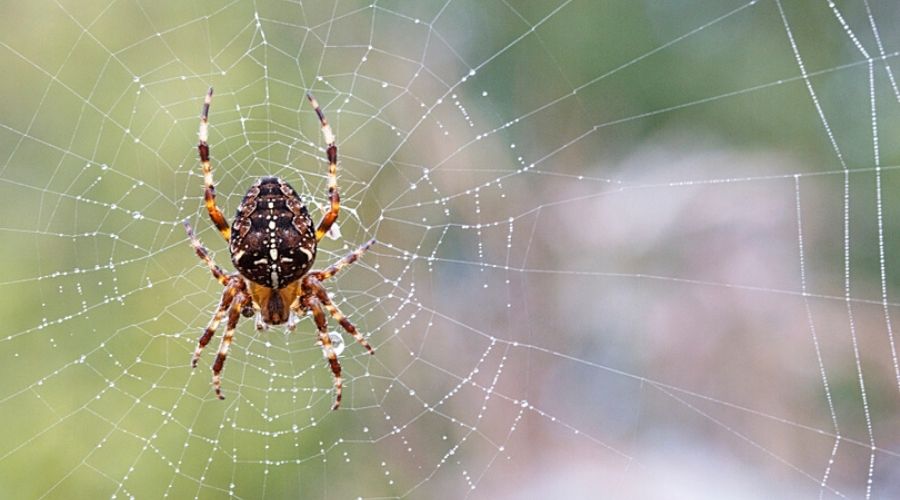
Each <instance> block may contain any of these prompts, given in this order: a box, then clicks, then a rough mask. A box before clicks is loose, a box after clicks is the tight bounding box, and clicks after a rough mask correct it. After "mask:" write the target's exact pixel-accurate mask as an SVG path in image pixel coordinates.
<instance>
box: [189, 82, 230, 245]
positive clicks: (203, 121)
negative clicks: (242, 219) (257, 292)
mask: <svg viewBox="0 0 900 500" xmlns="http://www.w3.org/2000/svg"><path fill="white" fill-rule="evenodd" d="M212 95H213V89H212V87H210V88H209V92H207V93H206V98H205V99H204V100H203V110H202V111H201V112H200V131H199V136H200V143H199V144H197V151H198V152H199V153H200V164H201V166H202V167H203V199H204V201H205V203H206V210H207V211H208V212H209V218H210V219H212V222H213V224H215V225H216V229H218V230H219V233H221V234H222V237H223V238H225V241H228V240H229V239H230V237H231V228H230V227H229V226H228V220H226V219H225V215H224V214H222V211H221V210H219V207H218V206H217V205H216V184H215V183H214V182H213V176H212V165H210V163H209V142H207V141H209V105H210V103H211V102H212Z"/></svg>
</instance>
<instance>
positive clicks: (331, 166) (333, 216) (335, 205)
mask: <svg viewBox="0 0 900 500" xmlns="http://www.w3.org/2000/svg"><path fill="white" fill-rule="evenodd" d="M306 98H307V99H309V102H310V104H312V106H313V108H315V110H316V115H318V117H319V122H320V123H321V124H322V135H323V136H325V144H326V146H327V149H326V150H325V152H326V154H327V155H328V200H329V201H330V202H331V209H330V210H328V212H327V213H326V214H325V217H323V218H322V222H320V223H319V227H317V228H316V241H321V240H322V238H323V237H325V233H327V232H328V230H329V229H331V226H332V224H334V221H336V220H337V218H338V213H339V212H340V209H341V196H340V194H338V189H337V144H335V139H334V133H333V132H332V131H331V125H329V124H328V120H326V119H325V113H323V112H322V109H321V108H320V107H319V103H318V101H316V98H315V97H313V95H312V94H311V93H309V92H307V93H306Z"/></svg>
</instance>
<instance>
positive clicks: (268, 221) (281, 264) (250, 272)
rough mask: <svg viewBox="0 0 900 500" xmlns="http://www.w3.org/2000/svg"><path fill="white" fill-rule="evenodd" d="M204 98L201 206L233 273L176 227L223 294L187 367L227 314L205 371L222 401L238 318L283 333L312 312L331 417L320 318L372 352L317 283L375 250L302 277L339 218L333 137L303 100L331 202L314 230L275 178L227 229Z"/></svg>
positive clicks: (252, 194) (254, 189)
mask: <svg viewBox="0 0 900 500" xmlns="http://www.w3.org/2000/svg"><path fill="white" fill-rule="evenodd" d="M212 95H213V89H212V88H210V89H209V92H207V94H206V99H205V100H204V102H203V111H202V112H201V113H200V134H199V135H200V144H198V145H197V149H198V150H199V152H200V163H201V165H202V167H203V185H204V199H205V201H206V209H207V211H208V212H209V217H210V218H211V219H212V222H213V224H215V226H216V228H217V229H218V230H219V232H220V233H221V234H222V237H223V238H225V241H228V242H229V247H228V249H229V252H230V253H231V262H232V263H233V264H234V267H235V268H236V269H237V272H234V273H230V274H229V273H226V272H225V271H223V270H222V268H220V267H219V266H218V265H216V263H215V262H214V261H213V259H212V257H210V255H209V252H208V251H207V250H206V248H205V247H204V246H203V244H202V243H200V240H199V239H197V237H196V236H195V235H194V231H193V229H192V228H191V226H190V224H188V222H187V220H185V221H184V227H185V229H186V230H187V234H188V237H189V238H190V240H191V245H192V246H193V247H194V250H195V251H196V252H197V256H198V257H200V259H201V260H202V261H203V262H205V263H206V265H207V266H208V267H209V270H210V271H211V272H212V275H213V277H214V278H215V279H216V280H218V281H219V283H221V284H222V285H223V286H224V287H225V290H224V291H223V292H222V299H221V301H219V307H218V308H217V309H216V312H215V314H213V317H212V319H211V320H210V322H209V325H207V327H206V330H205V331H204V332H203V335H201V336H200V339H199V341H198V342H197V349H196V350H195V351H194V357H193V358H192V359H191V366H192V367H194V368H196V367H197V361H198V360H199V359H200V353H201V351H202V350H203V348H204V347H206V344H208V343H209V341H210V339H212V337H213V335H214V334H215V333H216V328H218V326H219V323H220V322H221V321H222V319H223V318H224V317H225V315H226V314H227V315H228V322H227V326H226V328H225V335H224V336H223V337H222V343H221V344H220V346H219V353H218V356H216V361H215V363H213V366H212V372H213V387H214V388H215V390H216V395H217V396H218V397H219V399H225V396H223V395H222V378H221V373H222V367H223V366H224V365H225V359H226V358H227V357H228V347H229V346H230V345H231V341H232V339H233V338H234V329H235V327H236V326H237V322H238V316H239V315H240V314H242V315H244V316H245V317H248V318H249V317H250V316H253V315H254V314H255V315H256V328H257V329H258V330H262V329H264V328H268V326H269V325H280V324H283V323H286V324H287V328H288V329H289V330H293V329H294V328H295V327H296V326H297V322H298V321H299V318H300V317H301V316H304V315H306V314H307V313H309V312H312V316H313V319H314V321H315V323H316V328H317V329H318V331H319V341H318V343H317V344H318V345H321V346H322V351H323V354H324V355H325V357H326V359H328V363H329V365H330V366H331V371H332V373H334V390H335V399H334V405H333V406H332V409H334V410H336V409H337V408H338V407H340V405H341V392H342V389H343V382H342V379H341V364H340V363H339V362H338V359H337V353H336V352H335V349H334V347H333V346H332V344H331V338H330V337H329V335H328V324H327V320H326V317H325V313H326V311H327V313H328V314H330V315H331V317H332V318H334V319H335V320H337V322H338V323H340V325H341V327H342V328H343V329H344V330H346V331H347V333H349V334H350V335H353V338H355V339H356V341H357V342H359V343H360V344H362V345H363V347H365V348H366V349H367V350H368V351H369V353H370V354H372V353H374V351H373V350H372V346H370V345H369V343H368V342H367V341H366V339H365V338H363V336H362V334H360V333H359V332H358V331H357V330H356V327H355V326H353V323H351V322H350V320H348V319H347V318H346V317H345V316H344V315H343V314H341V311H340V310H338V308H337V306H336V305H334V303H333V302H332V301H331V299H330V298H329V297H328V292H327V291H326V290H325V287H323V286H322V282H323V281H325V280H327V279H328V278H331V277H332V276H334V275H335V274H337V273H338V272H339V271H340V270H341V269H343V268H345V267H347V266H349V265H350V264H353V263H354V262H355V261H356V259H358V258H359V257H360V255H362V254H363V253H364V252H365V251H366V250H368V249H369V247H371V246H372V245H373V244H374V243H375V240H370V241H368V242H366V243H365V244H363V245H362V246H361V247H359V248H358V249H356V250H355V251H354V252H352V253H350V254H349V255H347V256H345V257H344V258H342V259H341V260H339V261H337V262H336V263H334V264H332V265H330V266H328V267H327V268H325V269H323V270H321V271H310V268H311V267H312V265H313V261H315V259H316V247H317V245H318V242H319V241H320V240H321V239H322V237H324V236H325V234H326V233H328V230H329V229H330V228H331V226H332V225H333V224H334V222H335V221H336V220H337V217H338V212H339V210H340V196H339V195H338V189H337V146H336V145H335V140H334V134H333V133H332V132H331V127H330V126H329V125H328V121H327V120H326V119H325V114H324V113H322V110H321V109H320V108H319V104H318V103H317V102H316V99H315V98H314V97H313V96H312V94H310V93H307V94H306V97H307V98H308V99H309V102H310V104H312V106H313V108H315V110H316V115H318V117H319V121H320V122H321V124H322V134H323V135H324V136H325V142H326V143H327V147H328V149H327V150H326V152H327V155H328V199H329V201H330V202H331V209H330V210H329V211H328V212H327V213H326V214H325V216H324V217H323V218H322V221H321V222H320V223H319V226H318V227H316V228H315V229H313V220H312V218H311V217H310V216H309V212H308V211H307V209H306V206H304V205H303V202H302V201H301V200H300V197H299V196H298V195H297V192H296V191H294V189H293V188H292V187H291V186H290V185H289V184H288V183H287V182H284V181H283V180H281V179H279V178H277V177H262V178H260V179H259V180H257V181H256V182H255V183H254V184H253V185H252V186H251V187H250V189H249V190H248V191H247V194H246V195H245V196H244V199H243V201H241V205H240V206H239V207H238V209H237V213H236V214H235V216H234V223H232V224H231V227H229V226H228V221H227V220H225V216H224V215H223V214H222V211H221V210H219V207H218V206H216V187H215V184H214V183H213V178H212V167H211V166H210V163H209V144H208V143H207V140H208V138H209V104H210V102H211V101H212Z"/></svg>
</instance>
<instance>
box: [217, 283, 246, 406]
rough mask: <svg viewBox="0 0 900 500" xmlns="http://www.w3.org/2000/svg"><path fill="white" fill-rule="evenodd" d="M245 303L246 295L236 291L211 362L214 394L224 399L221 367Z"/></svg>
mask: <svg viewBox="0 0 900 500" xmlns="http://www.w3.org/2000/svg"><path fill="white" fill-rule="evenodd" d="M246 304H247V297H246V296H245V295H244V294H243V293H238V294H237V297H235V300H234V302H233V303H232V304H231V309H229V310H228V326H227V327H226V328H225V335H224V336H223V337H222V342H221V343H220V344H219V353H218V355H216V362H215V363H213V368H212V372H213V378H212V381H213V388H214V389H215V390H216V396H217V397H218V398H219V399H225V396H223V395H222V368H223V367H224V366H225V360H226V359H227V358H228V348H229V347H231V342H232V340H234V329H235V328H236V327H237V322H238V319H240V317H241V309H242V308H243V307H244V306H245V305H246Z"/></svg>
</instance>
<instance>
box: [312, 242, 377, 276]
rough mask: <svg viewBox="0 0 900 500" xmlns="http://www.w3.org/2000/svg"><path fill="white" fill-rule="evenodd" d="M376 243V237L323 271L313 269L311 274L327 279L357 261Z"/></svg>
mask: <svg viewBox="0 0 900 500" xmlns="http://www.w3.org/2000/svg"><path fill="white" fill-rule="evenodd" d="M374 244H375V240H374V239H372V240H369V241H367V242H365V243H363V244H362V245H360V247H359V248H357V249H356V250H354V251H353V252H352V253H349V254H347V255H345V256H344V257H343V258H342V259H341V260H339V261H337V262H335V263H334V264H332V265H330V266H328V267H326V268H325V269H323V270H321V271H312V272H310V273H309V275H310V276H313V277H315V278H316V279H317V280H319V281H325V280H327V279H328V278H331V277H332V276H334V275H335V274H337V273H338V272H340V271H341V269H343V268H345V267H347V266H349V265H350V264H353V263H354V262H356V260H357V259H359V258H360V256H361V255H362V254H364V253H366V250H368V249H369V248H371V247H372V245H374Z"/></svg>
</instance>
